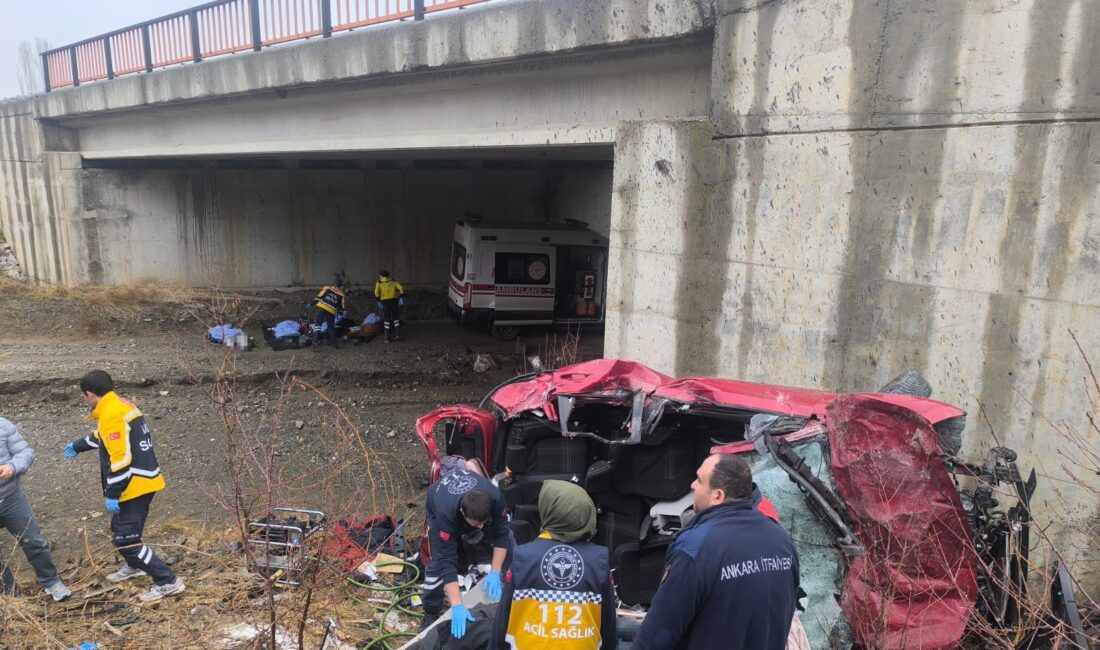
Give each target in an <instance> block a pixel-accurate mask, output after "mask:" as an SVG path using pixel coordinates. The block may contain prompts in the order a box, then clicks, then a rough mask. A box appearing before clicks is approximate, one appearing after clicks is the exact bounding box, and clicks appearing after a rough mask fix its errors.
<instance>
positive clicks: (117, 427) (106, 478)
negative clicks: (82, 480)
mask: <svg viewBox="0 0 1100 650" xmlns="http://www.w3.org/2000/svg"><path fill="white" fill-rule="evenodd" d="M88 419H89V420H97V421H98V423H99V426H98V427H97V428H96V431H95V432H94V433H92V434H89V435H88V436H86V437H84V438H81V439H80V440H76V441H74V442H73V449H75V450H76V451H78V452H79V451H90V450H92V449H98V450H99V474H100V480H101V481H102V483H103V496H105V497H107V498H108V499H118V500H119V501H129V500H130V499H134V498H137V497H140V496H141V495H143V494H149V493H150V492H157V491H158V490H163V489H164V475H163V474H162V473H161V471H160V464H159V463H157V456H156V454H155V453H153V439H152V437H150V435H149V426H148V425H147V424H145V416H143V415H142V414H141V411H139V410H138V408H137V407H136V406H134V405H133V404H131V403H130V402H127V401H126V400H124V399H122V398H121V397H119V396H118V394H116V393H115V392H114V391H111V392H109V393H107V394H106V395H104V396H103V397H101V398H100V400H99V403H98V404H96V407H95V409H94V410H93V411H92V414H91V415H89V416H88Z"/></svg>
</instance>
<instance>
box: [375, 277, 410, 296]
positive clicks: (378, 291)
mask: <svg viewBox="0 0 1100 650" xmlns="http://www.w3.org/2000/svg"><path fill="white" fill-rule="evenodd" d="M403 293H405V287H402V286H401V283H400V282H398V281H397V280H394V279H393V278H382V279H381V280H379V281H378V282H375V283H374V297H375V298H378V299H379V300H393V299H394V298H400V297H401V295H402V294H403Z"/></svg>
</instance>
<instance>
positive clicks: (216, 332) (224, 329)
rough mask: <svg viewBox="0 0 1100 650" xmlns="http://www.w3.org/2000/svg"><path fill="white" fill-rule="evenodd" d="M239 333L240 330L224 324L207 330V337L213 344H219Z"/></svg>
mask: <svg viewBox="0 0 1100 650" xmlns="http://www.w3.org/2000/svg"><path fill="white" fill-rule="evenodd" d="M240 333H241V330H239V329H237V328H236V327H233V326H232V325H230V324H229V323H226V324H225V325H216V326H214V327H211V328H210V329H209V330H207V335H208V336H209V337H210V340H211V341H214V342H215V343H221V342H222V341H224V340H225V337H227V336H228V337H230V338H232V337H234V336H236V335H238V334H240Z"/></svg>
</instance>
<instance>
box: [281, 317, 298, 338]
mask: <svg viewBox="0 0 1100 650" xmlns="http://www.w3.org/2000/svg"><path fill="white" fill-rule="evenodd" d="M301 333H302V328H301V327H299V326H298V322H297V321H292V320H284V321H283V322H281V323H276V324H275V338H277V339H288V338H290V337H292V336H298V335H299V334H301Z"/></svg>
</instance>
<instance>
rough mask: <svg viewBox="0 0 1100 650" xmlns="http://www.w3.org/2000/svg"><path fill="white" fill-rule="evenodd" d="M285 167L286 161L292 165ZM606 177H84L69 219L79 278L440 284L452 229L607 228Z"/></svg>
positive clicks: (138, 173)
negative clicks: (339, 275)
mask: <svg viewBox="0 0 1100 650" xmlns="http://www.w3.org/2000/svg"><path fill="white" fill-rule="evenodd" d="M288 164H290V165H291V166H296V164H297V163H296V162H294V161H291V162H290V163H288ZM610 182H611V170H610V169H606V168H603V169H600V168H586V169H552V170H538V169H469V168H460V169H418V168H414V166H413V164H412V163H410V164H409V165H406V168H392V169H386V168H375V169H298V168H290V169H214V168H211V169H190V170H166V169H161V170H156V169H151V170H150V169H143V170H129V169H126V170H120V169H90V170H87V171H85V172H83V173H82V178H81V187H82V188H83V191H82V197H81V206H82V208H81V210H80V211H79V212H78V213H77V214H76V215H75V216H74V222H73V227H74V230H75V231H77V232H79V233H80V238H81V241H82V242H83V244H84V247H85V252H86V256H85V258H86V259H87V260H88V262H87V265H86V266H85V267H83V268H82V270H83V271H84V272H85V273H86V278H85V279H86V280H87V281H91V282H105V283H117V282H141V281H150V280H158V281H167V282H174V283H183V284H188V285H219V286H223V287H260V286H268V287H270V286H288V285H296V284H306V285H313V284H318V283H322V282H326V281H328V280H329V279H330V278H331V276H332V274H333V273H334V272H338V271H345V272H347V273H348V275H349V278H350V280H351V281H352V282H354V283H365V282H373V279H374V276H375V275H376V274H377V272H378V270H379V269H380V268H389V269H390V270H392V271H393V272H394V273H395V274H396V275H397V277H398V278H399V279H401V280H402V282H408V283H411V284H417V283H425V284H438V285H441V286H442V285H445V283H446V277H447V263H446V260H448V259H450V250H451V241H452V240H453V238H452V235H453V233H454V223H455V221H456V220H458V219H461V218H463V216H464V215H465V214H466V213H475V214H480V215H481V216H482V217H483V218H485V219H493V220H505V221H526V222H531V221H545V220H547V219H548V218H549V219H560V218H562V217H566V216H569V217H573V218H580V219H588V220H589V221H590V222H591V223H592V224H593V227H594V228H599V229H601V230H603V232H605V233H606V232H607V230H606V229H607V225H608V220H609V214H610V205H609V203H610V201H609V199H610Z"/></svg>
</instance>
